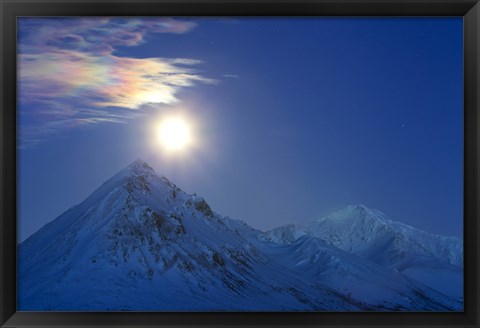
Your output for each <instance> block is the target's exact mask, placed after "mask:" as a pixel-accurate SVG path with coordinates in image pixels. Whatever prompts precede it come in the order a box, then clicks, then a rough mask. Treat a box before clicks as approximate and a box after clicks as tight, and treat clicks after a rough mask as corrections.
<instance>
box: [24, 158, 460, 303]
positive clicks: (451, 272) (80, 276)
mask: <svg viewBox="0 0 480 328" xmlns="http://www.w3.org/2000/svg"><path fill="white" fill-rule="evenodd" d="M18 277H19V279H18V309H19V310H21V311H75V310H78V311H131V310H132V311H133V310H134V311H462V310H463V285H462V284H463V243H462V241H461V240H460V239H457V238H453V237H443V236H438V235H432V234H429V233H427V232H424V231H421V230H418V229H415V228H413V227H410V226H407V225H405V224H402V223H399V222H394V221H391V220H389V219H387V218H386V217H385V215H384V214H383V213H381V212H379V211H376V210H372V209H369V208H367V207H365V206H363V205H356V206H349V207H347V208H346V209H344V210H341V211H339V212H336V213H334V214H332V215H330V216H327V217H325V218H321V219H319V220H317V221H314V222H311V223H309V224H306V225H287V226H282V227H279V228H276V229H273V230H270V231H267V232H262V231H259V230H256V229H254V228H252V227H250V226H249V225H247V224H246V223H244V222H242V221H239V220H233V219H230V218H227V217H223V216H221V215H219V214H217V213H215V212H214V211H213V210H212V209H211V208H210V206H209V204H208V203H207V202H206V201H205V200H204V199H203V198H202V197H199V196H197V195H195V194H194V195H190V194H187V193H185V192H183V191H182V190H181V189H180V188H178V187H177V186H176V185H175V184H173V183H172V182H171V181H169V180H168V179H167V178H165V177H161V176H158V175H157V174H156V173H155V172H154V170H153V169H152V168H151V167H150V166H149V165H148V164H147V163H145V162H143V161H140V160H137V161H135V162H134V163H132V164H131V165H129V166H128V167H127V168H125V169H124V170H122V171H121V172H119V173H118V174H116V175H115V176H114V177H112V178H111V179H110V180H108V181H107V182H105V183H104V184H103V185H102V186H100V188H98V189H97V190H96V191H95V192H94V193H93V194H91V195H90V196H89V197H88V198H87V199H85V200H84V201H83V202H82V203H80V204H79V205H77V206H74V207H72V208H70V209H69V210H68V211H66V212H65V213H63V214H62V215H60V216H59V217H58V218H56V219H55V220H53V221H52V222H50V223H49V224H47V225H45V226H44V227H43V228H41V229H40V230H39V231H38V232H37V233H35V234H34V235H32V236H31V237H29V238H28V239H27V240H25V241H24V242H23V243H21V244H20V245H19V246H18Z"/></svg>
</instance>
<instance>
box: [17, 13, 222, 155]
mask: <svg viewBox="0 0 480 328" xmlns="http://www.w3.org/2000/svg"><path fill="white" fill-rule="evenodd" d="M194 27H195V23H193V22H190V21H184V20H177V19H172V18H88V19H86V18H20V19H19V39H18V40H19V45H18V50H19V54H18V86H19V93H18V103H19V113H20V122H21V125H20V129H19V130H20V143H21V146H24V147H25V146H30V145H33V144H36V143H38V142H40V141H42V140H44V139H45V137H46V136H47V135H51V134H56V133H60V132H61V131H63V130H64V129H67V128H70V127H72V126H79V125H91V124H98V123H102V122H116V123H122V122H126V121H127V120H128V119H131V118H133V117H136V116H137V115H139V114H141V109H142V106H143V105H145V104H152V103H153V104H173V103H176V102H178V101H179V99H178V93H179V91H180V90H181V89H183V88H186V87H191V86H193V85H195V83H198V82H201V83H215V81H214V80H212V79H209V78H206V77H204V76H202V75H200V74H199V73H198V72H197V70H195V69H193V68H192V67H193V66H195V65H198V64H199V63H200V61H198V60H193V59H185V58H173V59H171V58H131V57H121V56H118V55H115V54H114V50H115V48H116V47H133V46H137V45H139V44H141V43H143V42H145V41H144V40H145V36H146V35H147V34H148V33H176V34H179V33H186V32H189V31H190V30H192V29H193V28H194Z"/></svg>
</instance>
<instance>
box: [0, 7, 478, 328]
mask: <svg viewBox="0 0 480 328" xmlns="http://www.w3.org/2000/svg"><path fill="white" fill-rule="evenodd" d="M0 11H1V18H0V20H1V27H0V28H1V48H0V56H1V58H0V59H1V85H2V87H1V88H0V99H1V116H0V117H1V119H0V131H1V137H0V138H1V140H0V145H1V152H0V153H1V155H0V156H1V157H0V159H1V160H0V185H1V189H0V213H1V218H0V236H1V243H0V247H1V248H0V256H1V259H0V260H1V266H0V268H1V270H0V325H1V327H180V326H182V327H185V326H187V327H200V326H202V327H209V326H212V327H227V326H228V327H261V326H281V327H289V326H291V327H293V326H295V327H297V326H298V327H300V326H310V327H346V326H348V327H480V326H479V323H480V316H479V313H480V312H479V296H480V285H479V271H478V265H479V263H480V257H479V249H480V230H479V227H480V225H479V224H478V220H479V210H478V208H479V204H480V199H479V196H480V195H479V192H478V188H479V156H480V152H479V138H480V130H479V125H480V124H479V123H480V121H479V119H480V115H479V111H480V66H479V62H480V4H479V3H478V0H299V1H295V0H260V1H254V0H243V1H242V0H176V1H175V0H140V1H135V0H117V1H106V0H100V1H89V0H84V1H80V0H27V1H24V0H17V1H14V0H0ZM272 15H273V16H462V17H463V19H464V262H465V267H464V269H465V275H464V301H465V307H464V312H443V313H439V312H437V313H429V312H422V313H420V312H386V313H385V312H363V313H358V312H354V313H351V312H295V313H294V312H272V313H266V312H208V313H207V312H204V313H198V312H196V313H185V312H169V313H165V312H162V313H161V312H83V313H82V312H17V311H16V246H17V241H16V18H17V17H19V16H272Z"/></svg>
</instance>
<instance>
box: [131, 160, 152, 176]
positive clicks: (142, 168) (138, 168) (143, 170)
mask: <svg viewBox="0 0 480 328" xmlns="http://www.w3.org/2000/svg"><path fill="white" fill-rule="evenodd" d="M127 169H128V170H130V171H132V172H134V173H135V174H137V175H145V174H155V170H154V169H153V168H152V167H151V166H150V165H148V163H147V162H145V161H143V160H141V159H136V160H135V161H133V162H132V164H130V165H129V166H127Z"/></svg>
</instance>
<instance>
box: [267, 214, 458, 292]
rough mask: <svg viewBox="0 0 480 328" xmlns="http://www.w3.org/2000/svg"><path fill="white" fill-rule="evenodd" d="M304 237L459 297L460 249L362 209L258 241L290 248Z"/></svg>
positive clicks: (272, 233) (276, 231)
mask: <svg viewBox="0 0 480 328" xmlns="http://www.w3.org/2000/svg"><path fill="white" fill-rule="evenodd" d="M303 235H308V236H313V237H316V238H320V239H322V240H325V241H326V242H327V243H328V244H330V245H332V246H335V247H337V248H339V249H341V250H344V251H346V252H349V253H352V254H355V255H356V256H359V257H361V258H363V259H366V260H368V261H369V262H373V263H375V264H377V265H380V266H381V267H384V268H390V269H394V270H396V271H398V272H401V273H403V274H404V275H406V276H408V277H410V278H413V279H415V280H418V281H420V282H422V283H424V284H426V285H428V286H430V287H432V288H435V289H437V290H439V291H441V292H443V293H445V294H447V295H450V296H452V297H455V298H461V297H462V295H463V286H462V282H463V243H462V241H461V240H460V239H458V238H454V237H444V236H438V235H432V234H429V233H427V232H425V231H422V230H419V229H415V228H413V227H411V226H408V225H405V224H402V223H399V222H394V221H391V220H389V219H388V218H387V217H386V216H385V215H384V214H383V213H381V212H380V211H377V210H372V209H369V208H367V207H365V206H363V205H355V206H349V207H347V208H345V209H343V210H340V211H338V212H336V213H333V214H332V215H329V216H327V217H324V218H321V219H319V220H316V221H314V222H311V223H309V224H306V225H301V226H300V225H287V226H283V227H279V228H276V229H273V230H271V231H269V232H267V233H266V234H265V235H264V236H263V238H264V239H266V240H271V241H274V242H277V243H280V244H289V243H292V242H293V241H294V240H296V239H298V238H299V237H300V236H303Z"/></svg>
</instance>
